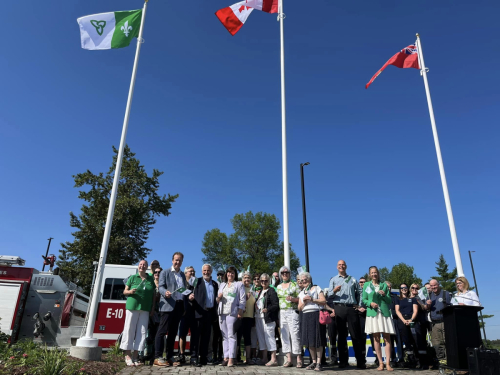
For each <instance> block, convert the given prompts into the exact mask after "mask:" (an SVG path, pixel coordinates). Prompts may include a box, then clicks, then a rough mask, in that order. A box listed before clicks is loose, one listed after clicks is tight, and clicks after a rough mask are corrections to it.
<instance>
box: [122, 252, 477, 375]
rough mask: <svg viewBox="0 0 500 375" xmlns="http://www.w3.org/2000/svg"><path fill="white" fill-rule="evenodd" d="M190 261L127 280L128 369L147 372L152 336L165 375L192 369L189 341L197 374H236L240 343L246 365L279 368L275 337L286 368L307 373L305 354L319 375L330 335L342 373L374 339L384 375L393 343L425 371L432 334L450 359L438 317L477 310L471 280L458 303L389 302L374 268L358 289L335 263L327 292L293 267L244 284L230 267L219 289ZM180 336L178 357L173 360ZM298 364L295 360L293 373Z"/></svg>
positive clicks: (440, 297) (362, 359)
mask: <svg viewBox="0 0 500 375" xmlns="http://www.w3.org/2000/svg"><path fill="white" fill-rule="evenodd" d="M183 260H184V256H183V254H182V253H180V252H176V253H174V255H173V256H172V266H171V267H169V268H167V269H162V268H161V267H160V266H159V263H158V261H153V262H152V263H151V272H152V274H148V273H147V272H146V271H147V269H148V264H147V261H145V260H142V261H141V262H139V266H138V273H137V274H136V275H133V276H131V277H129V278H128V280H127V282H126V286H125V290H124V295H125V296H126V297H127V303H126V316H125V325H124V330H123V335H122V341H121V345H120V348H121V349H123V350H125V353H126V356H125V361H126V363H127V365H129V366H140V365H142V364H143V363H142V362H141V360H140V357H139V355H138V353H139V352H140V351H142V350H144V347H145V344H146V335H147V333H148V326H149V340H150V342H153V339H154V362H153V365H154V366H160V367H169V366H180V365H182V363H185V362H186V357H185V354H184V353H185V349H186V336H187V334H188V332H189V331H190V332H191V337H190V364H191V366H195V367H200V366H203V365H207V364H209V363H211V364H219V365H220V366H227V367H233V366H235V365H236V361H237V358H239V355H238V353H239V351H240V343H241V342H242V339H243V343H244V347H245V353H246V361H245V364H248V365H250V364H254V365H265V366H268V367H270V366H278V361H277V357H276V352H277V341H276V338H277V336H278V338H279V340H280V341H281V351H282V353H283V354H285V355H286V360H285V363H284V364H283V366H284V367H292V366H296V367H298V368H302V367H304V362H303V353H304V348H305V347H306V348H308V350H309V354H310V363H309V365H308V366H307V367H306V369H308V370H316V371H321V370H322V365H323V363H324V349H325V347H326V346H327V332H328V337H329V340H330V345H331V350H332V359H333V362H334V363H336V364H338V365H339V367H346V366H348V360H349V352H348V345H347V335H348V333H349V334H350V336H351V340H352V346H353V349H354V353H355V357H356V362H357V363H356V366H357V367H358V368H360V369H364V368H366V345H365V343H366V335H367V334H368V335H369V337H370V339H371V341H372V347H373V348H374V351H375V353H376V356H377V360H376V363H377V365H378V370H383V369H384V363H383V357H382V346H381V340H382V339H383V341H384V343H385V354H386V356H385V357H386V365H385V368H386V369H387V370H388V371H392V370H393V367H392V366H391V361H395V359H396V358H395V353H394V352H395V351H394V342H395V341H396V340H397V341H396V342H397V350H398V359H399V360H400V361H401V359H402V358H403V356H402V348H403V345H404V347H405V349H406V351H407V353H408V357H409V358H413V357H414V358H415V359H416V360H417V361H418V362H419V365H420V367H421V368H428V365H429V363H430V360H429V359H428V358H427V357H428V356H427V343H426V335H427V331H429V332H430V333H431V337H432V345H433V347H434V348H435V350H436V356H437V359H441V360H442V359H445V357H446V353H445V349H444V325H443V317H442V313H441V310H442V309H443V308H444V307H446V306H447V305H448V304H465V305H479V299H478V298H477V295H476V294H475V293H474V292H473V291H470V290H469V284H468V282H467V280H466V279H465V278H464V277H458V278H457V279H456V286H457V294H456V295H454V296H452V295H451V294H450V293H449V292H447V291H444V290H442V289H441V288H440V286H439V283H438V282H437V281H436V280H431V281H430V282H429V283H428V284H426V288H427V289H426V290H428V293H425V294H422V293H421V291H420V287H419V285H417V284H411V285H410V286H408V285H407V284H401V285H400V286H399V296H396V295H393V294H391V290H393V289H392V287H393V286H392V285H391V283H390V282H388V281H385V282H381V281H380V275H379V271H378V268H377V267H375V266H372V267H370V268H369V271H368V280H366V279H365V278H360V279H359V281H357V280H356V279H355V278H354V277H352V276H351V275H349V274H348V273H347V264H346V263H345V261H344V260H340V261H339V262H338V263H337V270H338V275H336V276H334V277H332V278H331V279H330V285H329V288H328V290H327V291H326V290H325V291H323V290H322V289H321V288H320V287H319V286H317V285H315V284H313V280H312V277H311V274H310V273H308V272H302V273H300V274H299V275H298V276H297V279H296V280H297V281H296V282H295V281H293V280H292V278H291V270H290V269H289V268H288V267H286V266H284V267H281V269H280V270H279V272H275V273H273V275H272V276H269V275H268V274H266V273H262V274H260V273H255V274H252V273H250V271H245V272H243V273H241V274H240V275H239V276H240V280H238V271H237V270H236V268H235V267H232V266H231V267H228V268H227V269H225V270H221V271H219V272H218V273H217V279H213V278H212V273H213V268H212V266H211V265H210V264H204V265H203V267H202V270H201V271H202V277H200V278H196V277H195V270H194V268H193V267H186V268H185V269H184V272H183V271H181V266H182V263H183ZM179 325H180V328H179ZM278 328H279V329H278ZM177 333H179V355H178V356H177V357H174V344H175V338H176V335H177ZM165 337H166V340H165ZM165 341H166V348H165ZM337 350H338V362H337ZM164 351H166V357H165V358H164ZM292 356H295V357H296V364H294V363H293V362H292ZM412 356H413V357H412ZM389 359H390V360H389Z"/></svg>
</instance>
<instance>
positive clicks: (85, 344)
mask: <svg viewBox="0 0 500 375" xmlns="http://www.w3.org/2000/svg"><path fill="white" fill-rule="evenodd" d="M98 343H99V340H97V339H94V338H92V337H82V338H80V339H78V340H76V346H72V347H71V348H70V349H69V355H70V356H72V357H75V358H78V359H83V360H85V361H100V360H101V358H102V348H101V347H100V346H97V344H98Z"/></svg>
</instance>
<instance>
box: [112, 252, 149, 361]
mask: <svg viewBox="0 0 500 375" xmlns="http://www.w3.org/2000/svg"><path fill="white" fill-rule="evenodd" d="M147 269H148V262H147V261H145V260H141V261H140V262H139V266H138V271H139V272H138V273H136V274H135V275H132V276H130V277H129V278H128V280H127V283H126V285H125V290H124V291H123V295H124V296H127V303H126V305H125V309H126V310H125V325H124V327H123V335H122V342H121V344H120V349H122V350H125V363H126V364H127V366H140V365H142V364H143V363H142V362H140V361H139V359H138V357H137V355H138V352H140V351H142V350H144V344H145V341H146V333H147V331H148V322H149V315H150V314H151V313H152V312H154V310H153V305H154V298H155V291H156V285H155V281H154V277H153V276H151V275H149V274H148V273H146V270H147Z"/></svg>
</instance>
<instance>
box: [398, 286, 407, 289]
mask: <svg viewBox="0 0 500 375" xmlns="http://www.w3.org/2000/svg"><path fill="white" fill-rule="evenodd" d="M399 289H401V290H408V287H407V286H402V287H401V288H399Z"/></svg>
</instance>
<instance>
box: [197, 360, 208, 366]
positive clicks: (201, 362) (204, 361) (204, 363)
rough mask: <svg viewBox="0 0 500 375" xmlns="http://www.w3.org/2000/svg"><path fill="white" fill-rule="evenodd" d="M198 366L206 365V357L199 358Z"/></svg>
mask: <svg viewBox="0 0 500 375" xmlns="http://www.w3.org/2000/svg"><path fill="white" fill-rule="evenodd" d="M198 363H199V364H200V366H206V365H208V361H207V360H206V359H200V362H198Z"/></svg>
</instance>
